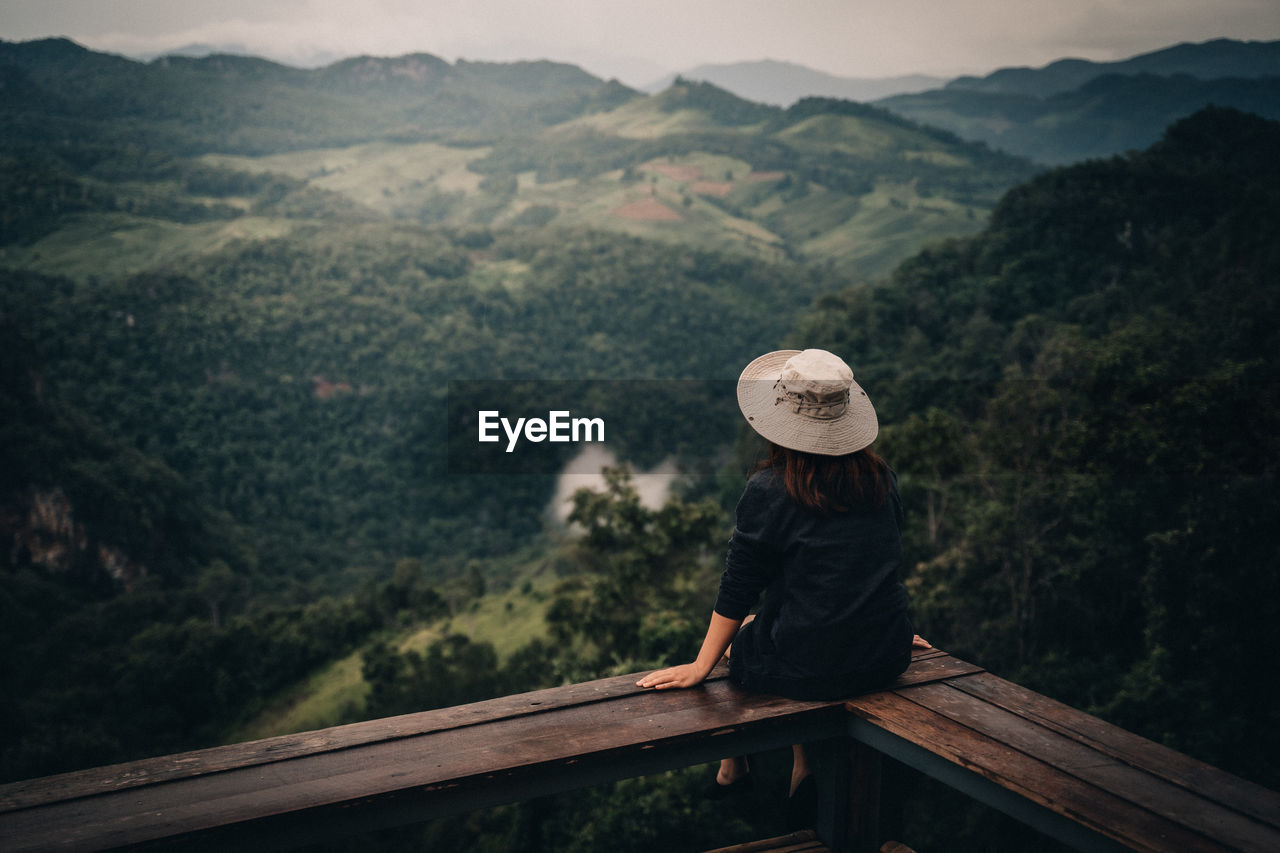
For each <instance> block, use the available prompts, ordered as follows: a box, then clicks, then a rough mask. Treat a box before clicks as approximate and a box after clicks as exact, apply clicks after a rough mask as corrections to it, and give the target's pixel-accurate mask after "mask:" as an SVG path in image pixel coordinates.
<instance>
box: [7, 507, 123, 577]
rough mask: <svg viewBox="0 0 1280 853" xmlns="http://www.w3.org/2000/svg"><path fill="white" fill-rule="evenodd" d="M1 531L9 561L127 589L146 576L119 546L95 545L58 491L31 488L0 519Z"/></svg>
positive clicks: (93, 539) (92, 538) (98, 542)
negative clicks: (113, 584)
mask: <svg viewBox="0 0 1280 853" xmlns="http://www.w3.org/2000/svg"><path fill="white" fill-rule="evenodd" d="M0 532H2V533H3V535H4V538H5V539H6V540H8V542H9V543H10V551H9V562H10V564H12V565H22V564H24V563H26V564H30V565H35V566H39V567H41V568H43V569H44V570H45V571H48V572H50V573H53V574H66V573H74V574H80V575H83V576H84V577H86V578H87V579H98V578H101V577H103V576H105V577H108V578H110V579H111V580H112V581H113V582H115V583H117V584H119V585H121V586H123V587H124V588H125V589H128V588H129V587H131V586H132V585H133V584H134V583H135V582H136V581H137V580H138V579H139V578H142V577H145V576H146V574H147V569H146V566H143V565H140V564H138V563H136V562H134V561H133V560H132V559H130V557H129V555H128V554H126V553H125V552H124V551H123V550H122V549H121V548H119V547H117V546H115V545H112V544H109V543H106V542H100V541H97V540H96V539H95V538H94V537H93V536H92V535H91V533H90V531H89V530H88V529H87V528H86V527H85V525H84V524H83V523H81V522H79V521H77V520H76V517H75V508H74V507H73V506H72V504H71V500H70V499H69V498H68V497H67V495H66V493H65V492H63V490H62V489H61V488H59V487H56V486H54V487H52V488H30V489H28V490H27V491H26V492H25V493H24V494H23V495H21V496H20V497H19V499H18V500H17V501H16V505H14V506H11V507H10V509H9V511H7V512H5V513H4V514H3V516H0Z"/></svg>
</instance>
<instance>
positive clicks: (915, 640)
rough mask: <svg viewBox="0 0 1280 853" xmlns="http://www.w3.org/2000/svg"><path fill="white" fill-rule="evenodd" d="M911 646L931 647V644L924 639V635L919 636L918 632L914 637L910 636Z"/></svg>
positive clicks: (917, 647)
mask: <svg viewBox="0 0 1280 853" xmlns="http://www.w3.org/2000/svg"><path fill="white" fill-rule="evenodd" d="M911 648H913V649H931V648H933V646H931V645H929V641H928V640H926V639H925V638H924V637H921V636H920V635H919V634H916V635H915V636H914V637H912V638H911Z"/></svg>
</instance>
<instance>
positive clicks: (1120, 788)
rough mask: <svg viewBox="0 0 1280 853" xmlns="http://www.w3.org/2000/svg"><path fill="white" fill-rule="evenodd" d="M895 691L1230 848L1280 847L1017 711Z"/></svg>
mask: <svg viewBox="0 0 1280 853" xmlns="http://www.w3.org/2000/svg"><path fill="white" fill-rule="evenodd" d="M900 695H902V696H904V697H906V698H908V699H910V700H911V701H912V702H915V703H916V704H918V705H921V706H922V707H925V708H928V709H929V710H931V711H935V712H937V713H939V714H942V715H944V716H946V717H948V718H949V719H952V720H955V721H956V722H957V723H960V724H961V725H964V726H967V727H968V728H970V729H972V730H973V731H976V732H980V733H982V734H984V735H987V736H989V737H991V738H993V739H998V740H999V741H1000V742H1001V743H1003V744H1005V745H1007V746H1010V747H1012V748H1014V749H1017V750H1020V751H1021V752H1024V753H1026V754H1027V755H1030V756H1032V757H1034V758H1037V759H1039V760H1041V761H1043V762H1045V763H1046V764H1049V765H1052V766H1053V767H1055V768H1057V769H1059V770H1061V771H1063V772H1066V773H1069V774H1071V775H1072V776H1075V777H1076V778H1077V779H1080V780H1082V781H1084V782H1087V783H1089V784H1091V785H1094V786H1096V787H1098V788H1099V789H1102V790H1105V791H1108V792H1110V793H1111V794H1114V795H1116V796H1118V797H1120V798H1122V799H1124V800H1127V801H1129V802H1131V803H1134V804H1135V805H1137V806H1140V807H1142V808H1144V809H1147V810H1149V811H1151V812H1153V813H1155V814H1157V815H1160V816H1161V817H1163V818H1165V819H1166V820H1169V821H1172V822H1174V823H1177V824H1180V825H1182V826H1185V827H1187V828H1188V829H1190V830H1192V831H1195V832H1199V833H1201V834H1202V835H1205V836H1207V837H1209V838H1213V839H1216V840H1218V841H1221V842H1223V843H1225V844H1226V845H1228V846H1229V847H1231V848H1233V849H1240V850H1271V851H1275V850H1280V831H1277V830H1276V829H1275V827H1273V826H1266V825H1264V824H1261V823H1259V822H1257V821H1255V820H1252V819H1250V818H1248V817H1246V816H1244V815H1242V814H1240V813H1238V812H1235V811H1233V810H1231V809H1228V808H1226V807H1224V806H1223V805H1222V804H1220V803H1218V802H1215V801H1214V800H1211V799H1208V798H1206V797H1204V796H1201V795H1200V794H1198V793H1192V792H1191V791H1188V790H1187V789H1186V788H1182V787H1179V786H1178V785H1175V784H1173V783H1172V782H1169V781H1168V780H1166V779H1163V778H1161V777H1159V776H1156V775H1153V774H1151V773H1149V772H1147V771H1146V770H1145V769H1142V768H1139V767H1135V766H1133V765H1130V764H1127V763H1124V762H1122V761H1120V760H1119V759H1117V758H1114V757H1112V756H1109V755H1107V754H1105V753H1100V752H1099V751H1098V750H1095V749H1093V748H1092V747H1091V746H1089V745H1087V744H1084V743H1081V742H1080V741H1078V740H1075V739H1072V738H1069V737H1066V736H1064V735H1062V734H1061V733H1059V732H1058V731H1056V730H1055V729H1053V728H1048V727H1046V726H1043V725H1040V724H1039V723H1038V722H1037V721H1035V720H1031V719H1027V718H1025V717H1023V716H1022V715H1021V714H1020V713H1016V712H1012V711H1009V710H1007V709H1005V708H1002V707H1000V706H998V705H994V704H992V703H990V702H987V701H985V700H984V699H980V698H978V697H975V696H973V695H971V694H969V693H967V692H965V691H963V690H960V689H958V688H957V687H956V686H954V685H951V684H949V683H946V682H939V683H934V684H924V685H919V686H915V687H911V688H907V689H905V690H902V691H901V692H900Z"/></svg>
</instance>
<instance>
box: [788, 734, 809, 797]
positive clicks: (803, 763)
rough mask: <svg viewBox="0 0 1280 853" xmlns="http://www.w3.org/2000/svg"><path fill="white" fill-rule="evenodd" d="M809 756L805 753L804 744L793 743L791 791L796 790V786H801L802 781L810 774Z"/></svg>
mask: <svg viewBox="0 0 1280 853" xmlns="http://www.w3.org/2000/svg"><path fill="white" fill-rule="evenodd" d="M810 772H811V771H810V770H809V757H808V756H807V755H805V754H804V745H803V744H799V743H793V744H792V745H791V793H792V794H794V793H795V792H796V788H798V787H800V783H801V782H803V781H804V779H805V777H806V776H808V775H809V773H810Z"/></svg>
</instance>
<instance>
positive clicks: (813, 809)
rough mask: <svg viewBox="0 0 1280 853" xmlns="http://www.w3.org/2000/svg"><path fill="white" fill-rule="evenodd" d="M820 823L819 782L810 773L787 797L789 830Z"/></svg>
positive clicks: (808, 827) (810, 826) (805, 827)
mask: <svg viewBox="0 0 1280 853" xmlns="http://www.w3.org/2000/svg"><path fill="white" fill-rule="evenodd" d="M817 823H818V784H817V783H816V782H814V781H813V775H812V774H810V775H808V776H806V777H804V778H803V779H801V780H800V784H799V785H796V790H795V792H794V793H792V795H791V796H790V797H789V798H788V799H787V831H788V832H795V831H796V830H800V829H812V828H813V827H814V826H816V825H817Z"/></svg>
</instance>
